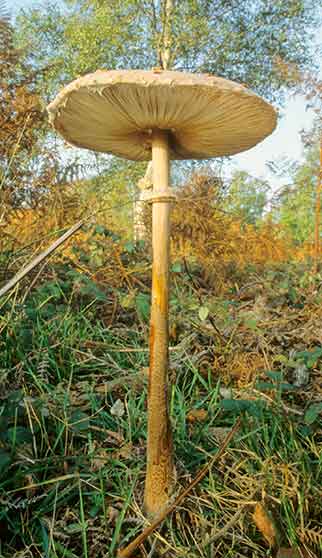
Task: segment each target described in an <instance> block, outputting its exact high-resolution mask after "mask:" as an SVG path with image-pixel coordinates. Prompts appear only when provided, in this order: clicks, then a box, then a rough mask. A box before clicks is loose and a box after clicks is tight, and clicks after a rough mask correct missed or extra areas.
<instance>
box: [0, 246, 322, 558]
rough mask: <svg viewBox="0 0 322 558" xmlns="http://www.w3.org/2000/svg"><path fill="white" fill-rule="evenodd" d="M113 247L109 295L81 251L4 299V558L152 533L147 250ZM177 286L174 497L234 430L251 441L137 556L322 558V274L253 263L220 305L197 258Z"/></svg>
mask: <svg viewBox="0 0 322 558" xmlns="http://www.w3.org/2000/svg"><path fill="white" fill-rule="evenodd" d="M111 242H113V243H114V244H115V246H116V245H117V246H118V248H117V250H116V249H115V251H114V254H115V258H116V260H117V261H118V264H119V267H118V274H117V276H116V278H115V280H114V282H113V280H112V275H111V276H109V277H110V280H109V281H106V279H105V280H104V276H103V274H102V272H100V271H99V270H100V269H102V268H104V262H102V261H100V262H99V263H98V264H97V266H96V267H95V258H94V260H93V264H92V265H93V267H92V268H90V263H89V262H88V257H87V256H86V254H85V253H84V254H83V258H85V259H84V261H82V262H81V263H79V260H78V263H77V264H76V263H75V262H74V261H73V260H72V259H71V258H67V257H66V258H65V259H63V260H62V261H58V262H56V263H52V264H51V265H49V264H48V265H47V267H46V268H45V269H44V270H43V273H42V274H41V276H40V277H38V278H37V281H35V282H34V284H33V285H31V286H30V281H29V282H28V281H27V282H26V283H24V284H23V285H22V286H21V288H20V291H19V292H18V291H15V292H14V293H13V294H11V295H10V296H7V298H5V299H3V301H2V315H1V322H0V331H1V333H0V359H1V360H0V368H1V376H0V386H1V396H0V539H1V542H0V556H1V557H3V558H9V557H10V558H11V557H16V558H18V557H19V558H25V557H26V558H27V557H29V556H30V557H31V556H32V557H34V556H35V557H36V556H41V557H48V558H63V557H64V558H72V557H76V556H77V557H79V556H82V557H84V558H94V557H95V558H98V557H109V556H110V557H112V556H116V553H117V549H118V548H119V547H120V546H124V545H126V544H127V543H128V542H129V541H130V540H132V538H133V537H134V536H135V535H136V534H138V533H139V532H140V531H142V529H143V527H144V526H145V524H146V520H145V518H144V516H143V512H142V501H143V483H144V472H145V443H146V389H147V366H148V350H147V346H148V320H149V304H150V299H149V293H150V278H149V275H150V273H149V259H148V257H147V255H146V253H145V251H146V249H145V247H144V245H143V244H142V243H141V244H138V245H134V244H132V243H127V244H125V245H121V244H120V243H119V241H118V240H117V239H112V241H111ZM86 257H87V261H86ZM100 257H102V256H101V254H100ZM113 261H114V260H113ZM81 266H83V267H81ZM120 266H121V267H120ZM120 269H121V272H120ZM171 281H172V294H171V302H170V322H171V327H170V371H169V382H170V388H169V394H170V411H171V420H172V425H173V430H174V442H175V455H176V473H177V488H179V487H180V486H184V485H187V483H188V482H189V481H190V480H191V479H192V478H193V477H194V476H195V475H196V473H197V471H198V470H199V469H200V467H201V466H202V465H204V464H205V463H207V462H208V461H209V460H210V459H211V456H213V455H214V453H215V452H217V450H218V447H219V446H220V444H221V442H222V439H223V437H224V436H225V434H226V433H227V431H228V429H230V428H231V427H232V425H233V424H234V423H235V421H236V418H237V417H238V416H240V417H241V428H240V430H239V431H238V433H237V434H236V436H235V438H234V440H233V442H232V443H231V444H230V447H229V448H228V450H227V451H226V452H225V454H224V456H223V457H222V459H221V460H220V462H219V463H218V464H217V465H216V467H215V468H214V469H213V470H211V471H210V472H209V474H208V475H207V477H206V478H205V479H204V480H203V481H202V482H201V483H200V484H199V485H198V486H197V487H196V489H195V490H194V492H193V493H192V494H191V495H190V497H188V498H187V499H186V500H185V501H184V503H183V504H182V506H181V507H179V508H178V509H177V510H176V512H175V513H173V514H172V515H171V516H170V517H169V518H168V519H167V521H166V522H165V523H164V524H163V526H162V528H161V529H160V530H159V531H158V532H156V533H155V534H154V535H153V536H151V537H150V538H149V539H148V540H147V541H146V542H145V544H144V545H142V547H141V549H140V554H137V555H138V556H139V555H141V556H152V555H155V556H166V557H174V556H189V557H197V556H198V557H199V556H205V557H211V556H218V557H225V558H226V557H229V556H231V557H238V556H240V557H258V558H259V557H264V556H273V555H274V553H275V552H276V550H277V549H283V548H287V549H292V550H293V555H294V556H297V554H295V552H296V548H299V549H300V550H301V552H302V555H303V556H312V557H314V556H316V557H317V556H319V552H320V551H321V543H322V533H321V525H320V518H321V512H322V505H321V492H320V489H321V466H322V458H321V422H320V420H319V418H320V414H321V411H322V403H321V368H322V367H321V357H322V349H321V341H322V339H321V331H322V312H321V298H322V291H321V277H320V276H319V275H314V276H312V275H311V273H310V272H309V271H308V269H307V268H306V267H305V265H304V264H296V265H293V266H292V265H291V264H287V265H286V264H283V263H279V264H278V265H275V266H270V268H269V269H267V268H265V267H264V266H262V267H261V269H259V268H258V267H253V268H249V267H248V268H244V269H243V270H239V271H238V270H235V272H234V276H233V277H231V281H230V282H229V284H227V287H226V291H225V292H224V293H223V292H220V293H218V292H217V291H216V288H215V286H213V285H211V284H209V283H207V275H205V274H204V273H203V270H202V269H201V268H200V267H199V266H198V264H197V263H196V262H195V263H191V262H187V261H186V260H182V261H181V260H180V261H179V260H178V261H176V262H174V263H173V266H172V271H171ZM259 504H260V506H261V510H262V516H261V517H262V519H261V520H258V518H257V519H256V517H254V509H255V508H256V505H257V506H258V505H259ZM265 514H266V515H265ZM263 517H264V518H266V519H263ZM268 518H270V519H268ZM270 521H271V525H274V527H271V530H272V531H273V535H271V538H270V537H269V536H268V535H267V524H268V525H270V523H269V522H270ZM261 522H262V523H261ZM218 533H220V536H219V537H218ZM281 556H282V555H281ZM289 556H290V554H289Z"/></svg>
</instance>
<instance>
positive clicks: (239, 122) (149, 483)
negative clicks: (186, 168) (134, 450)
mask: <svg viewBox="0 0 322 558" xmlns="http://www.w3.org/2000/svg"><path fill="white" fill-rule="evenodd" d="M48 113H49V117H50V121H51V123H52V125H53V126H54V128H55V129H56V130H57V131H58V132H60V134H61V135H62V136H63V137H64V138H65V140H67V141H68V142H69V143H70V144H72V145H74V146H77V147H83V148H87V149H91V150H94V151H100V152H104V153H112V154H114V155H117V156H119V157H124V158H127V159H131V160H135V161H148V160H151V158H152V166H153V193H152V194H151V196H150V197H151V199H150V201H151V202H152V203H153V210H152V246H153V265H152V301H151V323H150V371H149V389H148V439H147V471H146V481H145V509H146V512H147V513H148V514H149V515H154V516H156V515H158V514H159V513H160V512H161V511H162V510H163V509H164V507H165V506H166V505H167V503H168V501H169V497H170V495H171V491H172V487H173V472H174V470H173V454H172V436H171V427H170V421H169V416H168V401H167V371H168V293H169V213H170V203H171V202H172V201H174V199H175V198H174V196H173V194H172V193H171V190H170V188H169V161H170V160H171V159H209V158H212V157H221V156H224V155H232V154H235V153H239V152H241V151H245V150H247V149H250V148H251V147H253V146H254V145H256V144H257V143H258V142H260V141H261V140H263V139H264V138H265V137H266V136H268V135H269V134H270V133H271V132H272V131H273V130H274V128H275V126H276V112H275V110H274V109H273V108H272V107H271V105H269V104H268V103H266V102H265V101H264V100H263V99H261V98H260V97H258V96H257V95H255V94H254V93H252V92H251V91H249V90H247V89H246V88H245V87H244V86H243V85H240V84H237V83H234V82H232V81H228V80H226V79H223V78H219V77H215V76H211V75H208V74H207V75H205V74H199V75H198V74H190V73H181V72H175V71H162V70H161V71H160V70H159V69H157V70H154V71H153V70H152V71H140V70H129V71H127V70H113V71H104V70H99V71H97V72H95V73H93V74H89V75H86V76H83V77H81V78H79V79H77V80H75V81H73V82H72V83H71V84H69V85H68V86H66V87H65V88H64V89H63V90H62V91H61V93H59V94H58V96H57V97H56V99H55V100H54V101H53V102H52V103H51V104H50V105H49V107H48Z"/></svg>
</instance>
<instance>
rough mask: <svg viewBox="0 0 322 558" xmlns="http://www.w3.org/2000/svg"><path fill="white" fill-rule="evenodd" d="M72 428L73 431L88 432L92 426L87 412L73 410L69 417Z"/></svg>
mask: <svg viewBox="0 0 322 558" xmlns="http://www.w3.org/2000/svg"><path fill="white" fill-rule="evenodd" d="M69 422H70V428H71V430H72V431H73V432H75V433H77V432H81V433H83V432H86V431H87V430H88V429H89V426H90V419H89V416H88V415H87V414H86V413H83V411H80V410H79V409H77V410H76V411H73V413H72V414H71V416H70V419H69Z"/></svg>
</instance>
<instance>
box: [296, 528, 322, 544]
mask: <svg viewBox="0 0 322 558" xmlns="http://www.w3.org/2000/svg"><path fill="white" fill-rule="evenodd" d="M299 535H300V539H301V541H302V542H305V543H308V544H312V545H314V546H317V547H318V548H322V528H320V529H319V528H318V527H311V528H308V527H306V528H305V529H304V530H301V531H300V533H299Z"/></svg>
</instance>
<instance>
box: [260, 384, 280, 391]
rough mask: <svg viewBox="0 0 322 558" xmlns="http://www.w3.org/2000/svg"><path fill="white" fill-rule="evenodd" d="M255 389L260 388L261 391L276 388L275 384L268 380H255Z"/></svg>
mask: <svg viewBox="0 0 322 558" xmlns="http://www.w3.org/2000/svg"><path fill="white" fill-rule="evenodd" d="M255 387H256V389H260V390H262V391H266V390H268V391H269V390H271V389H276V387H277V386H276V384H272V383H270V382H256V384H255Z"/></svg>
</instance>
